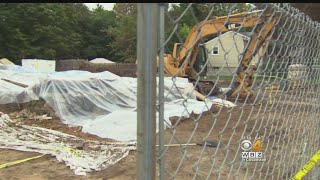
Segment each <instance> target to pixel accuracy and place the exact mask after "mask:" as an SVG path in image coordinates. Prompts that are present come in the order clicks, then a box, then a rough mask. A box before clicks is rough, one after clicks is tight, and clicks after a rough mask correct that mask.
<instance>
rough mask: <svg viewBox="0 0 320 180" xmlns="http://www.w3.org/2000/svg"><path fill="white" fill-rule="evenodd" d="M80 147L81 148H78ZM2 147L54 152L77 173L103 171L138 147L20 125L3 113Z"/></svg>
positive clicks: (0, 129)
mask: <svg viewBox="0 0 320 180" xmlns="http://www.w3.org/2000/svg"><path fill="white" fill-rule="evenodd" d="M80 146H81V150H78V149H76V148H77V147H80ZM0 148H5V149H14V150H20V151H29V152H38V153H42V154H51V155H52V156H55V157H56V158H57V159H58V161H63V162H65V164H66V165H67V166H68V167H69V168H70V169H72V170H73V171H74V173H75V174H76V175H86V172H92V171H101V170H103V169H106V168H108V167H109V166H111V165H113V164H115V163H117V162H118V161H120V160H121V159H122V158H124V157H126V156H127V155H128V154H129V151H130V150H135V149H136V144H134V143H131V144H130V143H106V142H97V141H88V140H84V139H81V138H78V137H75V136H72V135H68V134H64V133H61V132H58V131H53V130H49V129H44V128H39V127H32V126H26V125H22V126H18V125H16V124H15V123H14V122H13V121H12V120H11V119H10V118H9V116H8V115H6V114H2V113H1V112H0Z"/></svg>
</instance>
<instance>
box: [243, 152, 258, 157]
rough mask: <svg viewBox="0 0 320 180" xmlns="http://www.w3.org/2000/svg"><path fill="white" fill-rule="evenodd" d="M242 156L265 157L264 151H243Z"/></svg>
mask: <svg viewBox="0 0 320 180" xmlns="http://www.w3.org/2000/svg"><path fill="white" fill-rule="evenodd" d="M242 158H243V159H248V158H263V152H242Z"/></svg>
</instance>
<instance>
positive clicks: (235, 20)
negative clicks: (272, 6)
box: [164, 11, 278, 99]
mask: <svg viewBox="0 0 320 180" xmlns="http://www.w3.org/2000/svg"><path fill="white" fill-rule="evenodd" d="M277 21H278V18H277V17H276V16H273V15H263V16H262V15H261V11H255V12H245V13H238V14H232V15H229V16H222V17H213V18H212V19H209V20H207V21H202V22H200V23H198V24H197V25H195V26H194V27H193V28H192V30H191V32H190V33H189V35H188V36H187V38H186V41H185V42H184V44H181V43H176V44H175V45H174V47H173V51H172V54H165V55H164V69H165V75H166V76H177V77H187V78H189V79H193V80H194V79H195V76H196V74H198V75H200V74H201V71H203V72H206V68H205V69H202V70H201V71H199V68H195V67H203V66H204V67H205V64H206V61H207V54H208V53H207V50H206V48H205V47H204V46H203V44H202V42H203V41H205V40H208V39H209V38H212V37H214V36H217V35H218V34H219V33H225V32H227V31H235V30H238V29H239V28H240V27H241V28H253V29H252V32H254V33H253V35H252V36H251V38H250V40H249V42H248V45H247V46H246V49H245V50H244V52H243V54H242V58H241V59H240V66H239V67H238V70H237V78H236V80H235V82H234V83H233V85H232V88H231V90H230V91H229V92H228V93H227V94H226V95H227V97H228V98H235V97H237V96H238V95H239V98H240V99H241V98H242V99H243V98H246V97H247V96H249V97H251V96H252V95H253V92H252V90H251V89H250V86H251V79H252V76H253V71H252V70H249V64H250V62H251V60H252V59H253V57H254V56H255V55H256V54H257V52H258V50H259V49H260V48H261V47H262V46H265V45H266V44H267V42H266V39H267V38H268V36H269V35H270V33H271V32H272V29H273V28H274V27H275V25H276V24H277ZM235 58H237V57H235ZM200 69H201V68H200ZM202 74H203V73H202ZM211 85H213V82H212V83H211ZM212 87H213V86H212ZM211 92H216V91H211ZM200 93H202V94H204V95H210V94H207V93H204V92H203V91H201V89H200Z"/></svg>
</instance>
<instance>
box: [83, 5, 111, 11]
mask: <svg viewBox="0 0 320 180" xmlns="http://www.w3.org/2000/svg"><path fill="white" fill-rule="evenodd" d="M84 4H85V5H86V6H88V8H89V9H93V8H95V7H96V6H97V4H98V3H84ZM99 4H100V5H102V6H103V7H104V9H106V10H112V8H113V5H114V4H115V3H99Z"/></svg>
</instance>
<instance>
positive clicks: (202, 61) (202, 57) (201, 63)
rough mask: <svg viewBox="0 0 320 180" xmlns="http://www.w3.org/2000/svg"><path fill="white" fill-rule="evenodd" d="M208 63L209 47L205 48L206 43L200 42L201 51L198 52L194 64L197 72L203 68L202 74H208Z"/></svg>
mask: <svg viewBox="0 0 320 180" xmlns="http://www.w3.org/2000/svg"><path fill="white" fill-rule="evenodd" d="M206 63H207V49H206V48H205V46H204V45H202V44H200V45H199V53H198V54H197V58H196V61H195V63H194V65H193V68H194V70H195V71H196V72H197V73H199V72H200V71H201V70H202V72H201V73H200V76H206V74H207V68H206V66H207V64H206Z"/></svg>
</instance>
